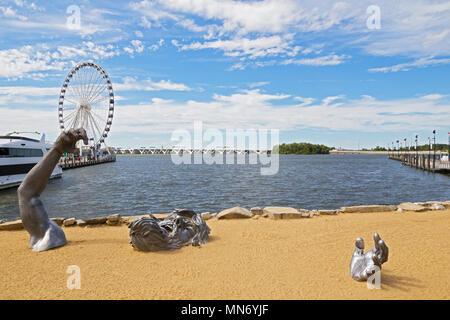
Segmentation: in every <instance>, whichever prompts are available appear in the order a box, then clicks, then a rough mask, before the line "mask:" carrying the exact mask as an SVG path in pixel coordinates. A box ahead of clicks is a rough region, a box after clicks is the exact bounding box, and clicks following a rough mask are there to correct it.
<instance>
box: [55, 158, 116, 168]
mask: <svg viewBox="0 0 450 320" xmlns="http://www.w3.org/2000/svg"><path fill="white" fill-rule="evenodd" d="M114 161H116V155H115V154H108V155H104V156H101V157H97V158H94V157H91V156H82V157H81V156H67V157H61V159H60V160H59V163H58V164H59V166H60V167H61V168H62V169H63V170H66V169H73V168H80V167H86V166H92V165H96V164H101V163H106V162H114Z"/></svg>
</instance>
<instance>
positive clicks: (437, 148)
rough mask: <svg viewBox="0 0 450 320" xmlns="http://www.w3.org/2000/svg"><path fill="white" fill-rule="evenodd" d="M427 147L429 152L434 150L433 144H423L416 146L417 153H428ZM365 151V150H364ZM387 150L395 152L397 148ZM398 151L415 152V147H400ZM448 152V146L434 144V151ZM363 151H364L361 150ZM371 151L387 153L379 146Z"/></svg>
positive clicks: (385, 149)
mask: <svg viewBox="0 0 450 320" xmlns="http://www.w3.org/2000/svg"><path fill="white" fill-rule="evenodd" d="M428 147H430V150H434V146H433V144H431V145H430V146H429V145H428V144H424V145H421V146H417V151H428ZM366 150H367V149H366ZM389 150H397V147H396V146H394V149H392V147H391V148H389ZM399 150H401V151H408V150H410V151H416V146H415V145H412V146H411V147H409V148H407V147H401V148H400V149H399ZM439 150H441V151H448V145H447V144H444V143H436V151H439ZM363 151H364V149H363ZM372 151H388V149H387V148H385V147H380V146H376V147H375V148H372Z"/></svg>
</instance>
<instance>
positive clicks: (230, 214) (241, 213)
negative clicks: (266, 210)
mask: <svg viewBox="0 0 450 320" xmlns="http://www.w3.org/2000/svg"><path fill="white" fill-rule="evenodd" d="M251 217H252V214H251V213H250V211H248V210H247V209H245V208H241V207H234V208H230V209H225V210H223V211H221V212H219V214H218V215H217V218H218V219H242V218H251Z"/></svg>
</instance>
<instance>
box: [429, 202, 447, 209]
mask: <svg viewBox="0 0 450 320" xmlns="http://www.w3.org/2000/svg"><path fill="white" fill-rule="evenodd" d="M430 208H431V210H445V207H444V206H443V205H442V204H440V203H434V204H433V205H432V206H431V207H430Z"/></svg>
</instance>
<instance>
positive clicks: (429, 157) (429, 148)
mask: <svg viewBox="0 0 450 320" xmlns="http://www.w3.org/2000/svg"><path fill="white" fill-rule="evenodd" d="M430 143H431V142H430V137H428V170H429V169H430V161H431V155H430V152H431V146H430Z"/></svg>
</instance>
